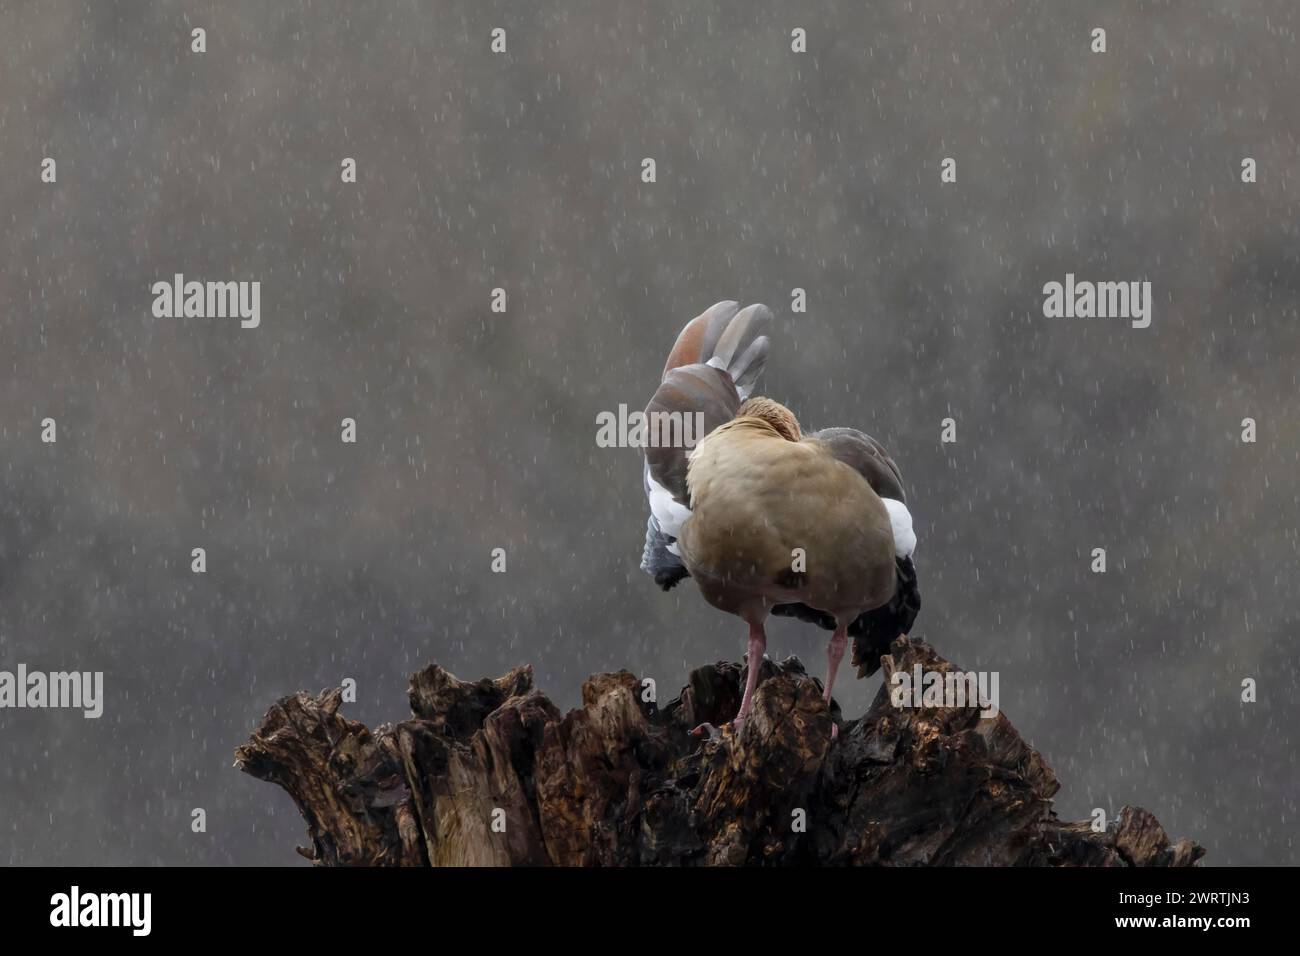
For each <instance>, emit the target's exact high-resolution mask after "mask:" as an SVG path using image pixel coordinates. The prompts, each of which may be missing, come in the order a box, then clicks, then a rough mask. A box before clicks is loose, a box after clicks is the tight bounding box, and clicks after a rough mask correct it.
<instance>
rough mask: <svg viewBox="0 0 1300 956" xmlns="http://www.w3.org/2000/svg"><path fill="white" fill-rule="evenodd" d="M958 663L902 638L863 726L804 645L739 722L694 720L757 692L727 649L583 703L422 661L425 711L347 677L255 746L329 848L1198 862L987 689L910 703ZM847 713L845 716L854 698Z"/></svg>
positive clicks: (604, 858) (267, 775)
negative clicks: (1029, 733) (809, 667)
mask: <svg viewBox="0 0 1300 956" xmlns="http://www.w3.org/2000/svg"><path fill="white" fill-rule="evenodd" d="M917 664H920V665H921V666H922V667H923V668H924V669H925V670H926V671H930V670H936V671H940V672H945V673H946V672H947V671H948V670H950V669H953V668H952V665H950V664H949V663H948V662H947V661H945V660H943V659H942V658H940V657H939V656H938V655H937V654H936V653H935V652H934V651H933V649H931V648H930V647H929V645H927V644H925V643H924V642H922V641H919V640H915V639H906V638H900V639H899V640H898V641H896V642H894V645H893V647H892V648H891V653H890V656H888V657H885V658H884V659H883V665H884V669H885V677H886V683H885V685H884V686H882V688H881V690H880V692H879V693H878V694H877V696H876V699H875V701H874V703H873V704H872V706H871V709H870V710H869V711H868V712H867V714H866V715H865V716H863V717H862V718H861V719H859V720H855V721H849V722H847V723H845V724H842V725H841V733H840V735H839V738H838V739H837V740H836V741H834V742H833V743H832V741H831V735H830V723H831V720H832V716H833V715H832V713H831V712H828V711H827V709H826V707H825V705H824V704H823V702H822V700H821V696H820V695H821V685H820V684H819V682H817V681H816V680H815V679H814V678H812V677H810V676H809V675H808V674H806V673H805V672H804V669H803V666H802V665H801V664H800V663H799V661H798V660H797V659H795V658H789V659H787V660H786V661H784V662H783V663H780V664H777V663H773V662H772V661H767V660H765V661H764V662H763V665H762V666H763V672H762V675H761V683H760V684H759V687H758V690H757V692H756V696H755V698H754V707H753V711H752V713H751V714H750V718H749V720H748V721H747V722H746V723H745V725H744V729H743V730H742V732H741V733H740V735H739V736H736V735H733V734H732V733H731V732H730V730H727V731H725V732H723V733H722V734H721V735H719V736H717V737H715V738H713V739H704V740H700V739H697V738H692V737H690V736H689V734H688V730H689V728H691V727H694V726H695V725H697V724H701V723H706V722H708V723H714V724H720V723H722V722H723V721H725V720H727V719H728V718H730V717H731V716H732V715H733V714H734V713H735V712H736V708H737V706H738V704H739V701H740V694H741V690H742V687H743V673H744V670H743V668H742V666H741V665H739V664H734V663H719V664H710V665H707V666H705V667H701V668H699V669H698V670H696V671H695V672H693V673H692V674H691V676H690V683H689V685H688V686H687V687H686V688H685V689H684V690H683V691H682V693H681V696H680V697H678V698H677V699H675V700H673V701H672V702H671V703H669V704H667V705H666V706H664V707H663V708H658V707H656V706H655V705H654V704H651V703H645V702H643V701H642V685H641V682H640V681H639V680H638V679H637V678H636V677H635V676H633V675H632V674H630V673H628V672H626V671H622V672H619V673H617V674H599V675H596V676H594V677H592V678H591V679H589V680H588V681H587V682H586V684H585V685H584V686H583V689H582V706H581V707H579V708H578V709H576V710H572V711H570V712H569V713H568V714H563V715H562V714H561V713H560V712H559V710H558V709H557V708H556V707H555V705H554V704H552V703H551V701H550V700H548V699H547V698H546V696H545V695H543V694H542V693H541V692H539V691H537V690H534V689H533V686H532V669H531V668H529V667H519V668H516V669H515V670H512V671H511V672H510V673H508V674H506V675H505V676H503V677H499V678H497V679H496V680H481V681H478V682H474V683H471V682H466V681H461V680H457V679H456V678H455V677H453V676H452V675H451V674H449V673H448V672H447V671H445V670H443V669H442V668H440V667H438V666H436V665H431V666H429V667H427V668H425V669H424V670H422V671H420V672H419V673H417V674H415V675H414V676H413V677H412V678H411V684H410V687H409V690H408V693H409V697H410V704H411V712H412V716H411V718H410V719H407V720H403V721H401V722H399V723H397V724H385V725H383V726H382V727H379V728H378V729H376V730H374V731H371V730H369V729H368V728H366V727H365V726H364V725H362V724H360V723H358V722H357V721H354V720H349V719H348V718H346V717H344V716H343V715H342V714H340V713H339V704H340V701H341V691H339V690H332V691H328V692H325V693H322V694H320V695H319V696H315V697H313V696H311V695H308V694H305V693H298V694H296V695H294V696H293V697H286V698H284V699H282V700H281V701H280V702H279V703H277V704H276V705H275V706H274V707H272V708H271V710H270V711H269V712H268V713H267V715H266V717H265V718H264V719H263V721H262V725H261V726H260V727H259V728H258V729H257V730H256V731H255V732H254V733H253V735H252V737H251V738H250V739H249V741H248V742H247V743H246V744H244V745H243V746H241V747H239V748H238V749H237V750H236V760H237V765H238V766H239V767H240V769H242V770H243V771H244V772H246V773H249V774H252V775H253V776H254V777H257V778H259V779H262V780H269V781H271V782H273V783H276V784H279V785H280V786H281V787H283V788H284V789H285V790H287V791H288V792H289V794H290V795H291V796H292V797H293V799H294V801H295V802H296V803H297V804H298V808H299V809H300V810H301V811H302V814H303V816H304V817H305V818H306V820H307V828H308V835H309V837H310V838H311V843H312V845H311V848H310V849H305V848H299V851H298V852H300V853H302V854H303V855H304V856H306V857H308V858H309V859H311V860H313V861H315V862H316V863H317V864H321V865H327V866H338V865H386V866H387V865H391V866H396V865H402V866H427V865H434V866H456V865H520V864H523V865H547V864H560V865H602V866H635V865H641V866H664V865H669V866H675V865H687V866H691V865H704V866H709V865H742V864H751V865H753V864H767V865H784V864H826V865H844V864H848V865H879V864H883V865H917V864H921V865H954V864H957V865H960V864H983V865H1037V866H1190V865H1192V864H1194V863H1195V862H1196V861H1197V860H1198V859H1199V858H1200V857H1201V856H1202V855H1203V854H1204V850H1203V849H1202V848H1201V847H1199V846H1197V845H1196V844H1194V843H1192V842H1190V841H1188V840H1179V841H1178V842H1177V843H1176V844H1174V843H1171V841H1170V840H1169V838H1168V837H1167V836H1166V834H1165V832H1164V830H1163V829H1162V828H1161V827H1160V824H1159V823H1157V822H1156V819H1155V817H1153V816H1152V815H1151V814H1150V813H1148V812H1147V811H1145V810H1142V809H1138V808H1133V807H1125V808H1124V810H1123V811H1122V812H1121V814H1120V815H1119V818H1118V820H1117V821H1112V822H1111V824H1110V827H1109V828H1108V829H1107V830H1106V831H1104V832H1094V831H1093V830H1092V828H1091V825H1090V823H1089V822H1080V823H1063V822H1061V821H1060V820H1058V819H1057V817H1056V815H1055V813H1054V812H1053V811H1052V796H1053V795H1054V794H1055V793H1056V791H1057V789H1058V784H1057V782H1056V778H1055V776H1054V775H1053V773H1052V771H1051V769H1050V768H1049V767H1048V766H1047V764H1046V763H1045V762H1044V761H1043V759H1042V757H1041V756H1039V754H1038V753H1037V752H1036V751H1034V750H1033V749H1032V748H1031V747H1029V746H1028V745H1027V744H1026V743H1025V742H1024V741H1023V740H1021V738H1020V735H1019V734H1018V733H1017V732H1016V730H1015V728H1014V727H1012V726H1011V723H1010V722H1009V721H1008V720H1007V719H1006V717H1005V715H1001V714H999V715H998V716H996V717H992V718H982V717H980V714H979V711H978V709H977V707H978V705H975V706H971V707H961V708H943V707H919V708H912V707H908V708H895V707H894V706H893V704H892V703H891V701H890V697H889V693H888V687H889V683H888V681H889V675H890V674H891V673H892V672H893V671H894V670H897V669H901V670H906V671H908V672H911V671H912V670H913V668H914V667H915V666H916V665H917ZM834 716H836V717H838V714H835V715H834Z"/></svg>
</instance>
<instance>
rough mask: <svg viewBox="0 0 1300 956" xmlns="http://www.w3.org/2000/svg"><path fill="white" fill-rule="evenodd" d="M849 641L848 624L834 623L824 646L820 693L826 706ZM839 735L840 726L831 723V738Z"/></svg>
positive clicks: (829, 703)
mask: <svg viewBox="0 0 1300 956" xmlns="http://www.w3.org/2000/svg"><path fill="white" fill-rule="evenodd" d="M848 643H849V626H848V625H847V624H840V623H839V622H838V621H837V622H836V623H835V633H834V634H832V635H831V642H830V644H828V645H827V646H826V692H825V693H824V694H823V695H822V697H823V699H825V701H826V706H827V707H829V706H830V705H831V689H832V688H833V687H834V686H835V672H836V671H838V670H839V669H840V661H842V660H844V648H845V647H846V646H847V645H848ZM839 735H840V728H839V727H838V726H836V725H835V724H831V740H834V739H835V738H836V737H838V736H839Z"/></svg>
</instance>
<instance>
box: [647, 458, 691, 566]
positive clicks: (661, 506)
mask: <svg viewBox="0 0 1300 956" xmlns="http://www.w3.org/2000/svg"><path fill="white" fill-rule="evenodd" d="M646 489H647V492H648V495H649V498H650V513H651V514H652V515H654V516H655V521H657V522H658V523H659V530H660V531H662V532H663V533H664V534H666V535H668V536H669V537H670V538H676V537H678V536H679V535H680V534H681V531H682V525H683V524H685V523H686V519H687V518H689V517H690V516H691V509H690V508H688V507H686V506H685V505H684V504H682V503H681V502H679V501H678V500H677V499H676V498H674V497H673V496H672V492H670V491H669V490H668V489H667V488H665V487H664V486H663V485H661V484H659V482H657V481H655V480H654V476H653V475H651V474H650V473H649V472H647V473H646ZM668 550H669V551H672V553H673V554H677V549H676V548H674V547H673V546H672V545H669V546H668Z"/></svg>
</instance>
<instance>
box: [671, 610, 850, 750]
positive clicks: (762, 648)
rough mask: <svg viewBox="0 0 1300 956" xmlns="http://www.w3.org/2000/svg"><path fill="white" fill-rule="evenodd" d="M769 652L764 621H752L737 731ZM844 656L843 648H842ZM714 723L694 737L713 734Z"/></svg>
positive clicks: (698, 729) (696, 731) (695, 732)
mask: <svg viewBox="0 0 1300 956" xmlns="http://www.w3.org/2000/svg"><path fill="white" fill-rule="evenodd" d="M765 653H767V634H766V632H764V630H763V622H762V621H759V622H758V623H757V624H755V623H753V622H750V625H749V657H748V661H747V663H748V667H749V676H748V677H747V678H746V680H745V696H744V697H742V698H741V700H740V710H739V711H738V712H737V713H736V719H735V720H733V721H732V722H731V727H732V729H733V730H734V731H735V732H736V733H740V729H741V727H743V726H744V724H745V718H746V717H748V716H749V705H750V704H751V703H752V702H753V700H754V688H755V687H757V686H758V672H759V671H760V670H762V669H763V655H764V654H765ZM840 653H841V656H843V648H841V651H840ZM712 731H713V725H712V724H700V725H699V726H698V727H696V728H695V729H694V730H692V731H691V735H692V736H694V737H700V736H703V735H704V734H709V735H710V736H712Z"/></svg>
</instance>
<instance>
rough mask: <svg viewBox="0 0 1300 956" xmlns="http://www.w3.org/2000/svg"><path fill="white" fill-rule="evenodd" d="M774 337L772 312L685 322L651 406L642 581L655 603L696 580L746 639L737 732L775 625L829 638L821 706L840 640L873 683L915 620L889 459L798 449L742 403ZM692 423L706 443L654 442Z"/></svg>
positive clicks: (856, 441) (835, 448) (845, 440)
mask: <svg viewBox="0 0 1300 956" xmlns="http://www.w3.org/2000/svg"><path fill="white" fill-rule="evenodd" d="M771 326H772V313H771V310H769V309H768V308H767V306H764V305H751V306H748V307H746V308H744V309H741V308H740V307H739V305H738V304H737V303H735V302H719V303H718V304H717V305H715V306H713V307H712V308H710V309H708V310H707V311H705V312H704V313H703V314H701V315H699V316H697V317H696V318H694V319H692V320H691V321H690V322H689V323H687V325H686V327H685V328H683V329H682V331H681V333H680V334H679V335H678V336H677V341H676V343H675V344H674V345H673V348H672V351H671V352H669V354H668V361H667V363H666V364H665V365H664V372H663V378H662V382H661V384H660V385H659V388H658V390H657V391H656V392H655V394H654V397H653V398H652V399H650V404H649V405H648V406H646V419H647V422H648V423H649V425H650V428H649V435H650V436H651V441H650V443H649V444H648V445H647V447H646V449H645V469H644V482H645V491H646V496H647V498H649V501H650V518H649V521H648V524H647V528H646V541H645V551H644V553H643V555H642V558H641V568H642V569H643V570H644V571H646V572H648V573H649V574H651V575H653V576H654V579H655V581H656V583H658V584H659V586H660V587H662V588H663V589H664V590H665V591H667V590H669V589H670V588H672V587H673V586H674V585H676V584H677V583H678V582H680V581H681V580H683V579H684V578H687V577H691V578H694V579H695V583H696V584H697V585H698V586H699V589H700V593H701V594H703V595H704V598H705V600H707V601H708V602H709V603H710V604H712V605H713V606H714V607H716V608H719V609H720V610H723V611H728V612H730V613H732V614H735V615H736V616H737V617H739V618H741V619H742V620H743V621H745V623H746V624H748V625H749V653H748V676H747V679H746V682H745V693H744V697H743V699H742V700H741V704H740V711H739V712H738V713H737V714H736V718H735V720H734V721H733V727H734V729H735V730H737V731H739V730H740V728H741V726H742V724H743V722H744V720H745V718H746V717H747V716H748V715H749V709H750V704H751V702H752V700H753V696H754V688H755V686H756V685H757V683H758V672H759V669H760V666H761V664H762V660H763V654H764V652H765V650H766V648H767V634H766V632H765V630H764V622H765V621H766V620H767V616H768V614H769V613H770V614H778V615H784V616H789V617H796V618H799V619H800V620H804V621H809V622H812V623H815V624H817V625H819V626H820V627H822V628H825V629H826V630H829V631H833V634H832V636H831V639H830V644H829V647H828V648H827V655H826V657H827V662H826V683H825V694H824V696H825V699H826V702H827V704H828V705H829V704H830V700H831V691H832V689H833V687H834V686H835V674H836V671H837V670H838V668H839V665H840V661H841V659H842V658H843V656H844V650H845V646H846V645H847V643H848V640H849V638H850V637H851V638H853V642H854V643H853V659H852V661H853V664H854V665H855V666H856V667H857V668H858V676H859V677H865V676H868V675H870V674H873V673H875V671H876V670H877V669H878V668H879V667H880V657H881V655H882V654H884V653H885V652H886V651H887V650H888V648H889V645H890V643H892V642H893V640H894V639H895V638H896V637H898V636H899V635H900V634H905V633H907V632H908V631H909V630H910V629H911V626H912V622H913V621H914V620H915V619H916V614H917V612H918V611H919V610H920V607H921V597H920V592H919V591H918V589H917V581H916V568H915V565H914V564H913V561H912V552H913V551H914V550H915V548H916V534H915V533H914V532H913V530H912V518H911V514H910V513H909V512H908V510H907V505H906V504H905V503H904V502H905V500H906V499H905V497H904V494H903V484H902V476H901V475H900V473H899V470H898V466H897V465H895V464H894V462H893V459H891V458H890V457H889V455H888V454H887V453H886V451H885V449H884V448H883V447H881V445H880V443H879V442H877V441H876V440H875V439H873V438H871V437H870V436H868V435H864V434H863V433H862V432H860V431H857V430H856V429H853V428H825V429H822V430H821V431H818V432H814V433H812V434H810V435H805V434H803V432H802V430H801V428H800V426H799V421H798V420H797V419H796V418H795V416H794V413H793V412H791V411H790V410H789V409H788V408H786V407H785V406H784V405H781V404H780V403H779V402H776V401H773V400H772V399H770V398H762V397H758V396H755V397H751V392H752V391H753V389H754V387H755V385H756V383H757V381H758V378H759V375H760V373H761V372H762V370H763V366H764V364H765V363H766V361H767V353H768V348H769V345H770V340H769V338H768V332H769V331H770V329H771ZM688 416H694V417H692V418H690V419H689V420H690V421H692V422H696V421H698V422H700V423H701V424H702V428H700V429H699V430H698V431H697V432H696V434H697V435H698V434H702V435H703V438H702V439H700V440H699V441H698V442H697V443H696V444H695V446H694V447H693V448H690V447H686V442H685V441H682V440H667V441H666V440H664V439H665V438H674V437H676V436H681V435H686V434H689V433H690V429H684V428H681V427H680V423H682V422H685V421H687V420H688ZM656 423H658V425H657V424H656ZM706 729H711V728H708V727H707V725H701V726H700V727H697V728H696V732H697V733H698V732H701V731H703V730H706ZM837 730H838V729H837V728H833V730H832V735H834V733H836V732H837Z"/></svg>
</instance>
